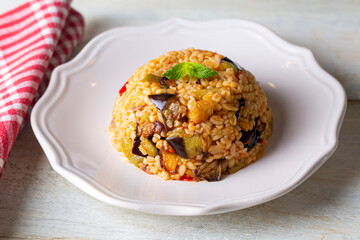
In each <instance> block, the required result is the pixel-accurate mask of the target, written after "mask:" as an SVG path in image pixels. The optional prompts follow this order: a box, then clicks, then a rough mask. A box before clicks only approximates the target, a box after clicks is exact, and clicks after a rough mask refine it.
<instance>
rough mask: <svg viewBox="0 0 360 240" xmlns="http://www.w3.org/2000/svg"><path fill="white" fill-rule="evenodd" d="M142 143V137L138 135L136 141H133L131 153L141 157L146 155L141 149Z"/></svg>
mask: <svg viewBox="0 0 360 240" xmlns="http://www.w3.org/2000/svg"><path fill="white" fill-rule="evenodd" d="M140 143H141V140H140V137H138V136H136V137H135V139H134V142H133V147H132V149H131V153H132V154H135V155H138V156H140V157H146V155H144V154H143V153H142V152H141V151H140V149H139V147H140Z"/></svg>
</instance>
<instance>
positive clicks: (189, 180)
mask: <svg viewBox="0 0 360 240" xmlns="http://www.w3.org/2000/svg"><path fill="white" fill-rule="evenodd" d="M180 181H188V182H192V181H194V178H192V177H189V176H186V175H183V176H182V177H181V178H180Z"/></svg>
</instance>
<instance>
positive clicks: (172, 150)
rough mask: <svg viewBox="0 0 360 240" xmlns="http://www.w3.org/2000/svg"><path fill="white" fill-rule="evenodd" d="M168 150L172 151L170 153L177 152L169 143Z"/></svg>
mask: <svg viewBox="0 0 360 240" xmlns="http://www.w3.org/2000/svg"><path fill="white" fill-rule="evenodd" d="M168 152H170V153H175V150H174V149H173V148H172V147H171V146H170V145H169V149H168Z"/></svg>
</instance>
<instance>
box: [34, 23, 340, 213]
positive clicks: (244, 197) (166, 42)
mask: <svg viewBox="0 0 360 240" xmlns="http://www.w3.org/2000/svg"><path fill="white" fill-rule="evenodd" d="M188 47H195V48H200V49H207V50H211V51H216V52H219V53H221V54H223V55H225V56H227V57H229V58H230V59H233V60H235V61H237V62H238V63H240V64H241V65H242V66H243V67H245V68H246V69H248V70H250V71H251V72H252V73H253V74H254V75H255V76H256V78H257V81H259V82H260V84H261V85H262V87H263V88H264V90H265V92H266V94H267V95H268V100H269V104H270V106H271V108H272V109H273V112H274V116H275V117H274V132H273V136H272V137H271V139H270V144H269V146H268V149H267V151H266V154H265V156H264V157H263V158H261V159H260V160H258V161H257V162H255V163H253V164H251V165H250V166H248V167H246V168H245V169H243V170H241V171H239V172H237V173H236V174H233V175H230V176H227V177H226V178H225V179H223V180H222V181H220V182H211V183H209V182H199V183H191V182H179V181H166V182H165V181H162V180H160V179H159V178H158V177H156V176H150V175H147V174H146V173H144V172H142V171H141V170H139V169H137V168H136V167H134V166H133V165H131V164H129V163H124V162H123V161H122V160H121V159H120V154H119V153H118V152H116V151H115V150H114V149H113V148H112V146H111V144H110V141H109V136H108V133H107V127H108V125H109V123H110V119H111V111H112V107H113V104H114V101H115V98H116V96H117V94H118V90H119V89H120V88H121V87H122V85H123V84H124V83H125V82H126V81H127V79H128V78H129V77H130V75H131V74H132V72H134V71H135V70H136V69H137V68H138V67H139V66H141V65H143V64H145V63H147V62H148V61H149V60H151V59H153V58H156V57H158V56H159V55H161V54H164V53H165V52H167V51H170V50H178V49H182V48H188ZM345 109H346V96H345V93H344V90H343V88H342V86H341V85H340V84H339V83H338V81H336V80H335V79H334V78H333V77H332V76H330V75H329V74H328V73H326V72H325V71H324V70H323V69H322V68H321V67H320V66H319V65H318V64H317V63H316V61H315V59H314V57H313V55H312V54H311V52H310V51H309V50H308V49H305V48H302V47H298V46H295V45H292V44H290V43H288V42H286V41H284V40H282V39H281V38H279V37H278V36H276V35H275V34H273V33H272V32H271V31H269V30H268V29H266V28H264V27H263V26H260V25H258V24H256V23H252V22H248V21H242V20H216V21H207V22H194V21H188V20H182V19H172V20H169V21H166V22H163V23H160V24H156V25H153V26H145V27H122V28H117V29H113V30H110V31H107V32H105V33H103V34H100V35H99V36H97V37H95V38H94V39H93V40H91V41H90V42H89V44H88V45H87V46H86V47H85V48H84V49H83V50H82V51H81V53H80V54H78V56H76V57H75V58H74V59H73V60H72V61H70V62H68V63H66V64H64V65H62V66H59V67H58V68H56V69H55V71H54V72H53V75H52V78H51V83H50V86H49V88H48V90H47V91H46V93H45V95H44V96H43V97H42V98H41V100H40V101H39V102H38V103H37V104H36V106H35V108H34V110H33V112H32V116H31V124H32V127H33V129H34V132H35V135H36V137H37V138H38V140H39V142H40V144H41V146H42V147H43V149H44V151H45V153H46V155H47V157H48V159H49V161H50V163H51V165H52V167H53V168H54V169H55V171H57V172H58V173H59V174H61V175H62V176H63V177H64V178H66V179H67V180H69V181H70V182H71V183H73V184H74V185H76V186H77V187H79V188H80V189H82V190H83V191H85V192H87V193H88V194H90V195H91V196H93V197H95V198H97V199H99V200H101V201H104V202H107V203H109V204H112V205H116V206H120V207H124V208H129V209H135V210H139V211H143V212H149V213H155V214H168V215H202V214H215V213H222V212H228V211H233V210H237V209H242V208H246V207H250V206H253V205H256V204H260V203H264V202H266V201H269V200H271V199H274V198H277V197H279V196H281V195H283V194H285V193H287V192H289V191H290V190H292V189H294V188H295V187H296V186H298V185H299V184H300V183H301V182H303V181H304V180H305V179H307V178H308V177H309V176H310V175H311V174H312V173H314V172H315V171H316V170H317V169H318V168H319V167H320V166H321V165H322V164H323V163H324V162H325V161H326V160H327V159H328V158H329V157H330V155H331V154H332V153H333V152H334V151H335V149H336V146H337V139H338V133H339V130H340V126H341V123H342V119H343V117H344V112H345Z"/></svg>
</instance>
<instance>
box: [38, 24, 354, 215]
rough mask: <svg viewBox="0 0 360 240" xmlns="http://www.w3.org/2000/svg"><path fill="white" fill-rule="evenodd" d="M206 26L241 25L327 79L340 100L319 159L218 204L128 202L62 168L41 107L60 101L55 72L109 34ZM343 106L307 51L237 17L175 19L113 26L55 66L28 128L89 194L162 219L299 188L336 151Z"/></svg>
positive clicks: (84, 58)
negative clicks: (280, 179) (283, 180)
mask: <svg viewBox="0 0 360 240" xmlns="http://www.w3.org/2000/svg"><path fill="white" fill-rule="evenodd" d="M212 22H217V23H220V22H222V23H225V22H231V23H234V24H239V25H240V27H244V26H246V27H248V28H250V29H251V30H255V32H256V33H258V34H259V35H261V36H262V37H264V36H265V35H266V36H267V37H270V40H268V42H269V43H271V44H272V45H273V46H274V47H276V48H277V49H278V50H280V51H282V52H285V53H286V54H291V55H293V56H296V57H301V58H302V63H303V64H305V65H306V66H307V69H308V71H310V73H311V74H313V75H314V76H317V75H319V74H323V75H324V76H325V77H326V78H327V80H330V81H329V82H326V83H328V85H327V87H330V88H331V90H333V91H332V93H333V96H332V97H333V98H336V99H337V100H340V101H341V103H340V104H338V105H337V109H336V111H335V112H333V113H332V115H336V119H335V120H334V119H332V121H330V120H329V122H331V123H329V122H328V123H327V124H330V125H331V126H333V128H332V132H331V133H330V135H328V139H327V140H329V141H328V143H327V144H326V148H324V149H322V152H321V153H319V155H320V156H318V157H317V159H316V160H313V161H311V162H309V161H305V162H304V164H303V165H301V167H300V168H299V169H298V170H297V171H296V173H295V174H294V176H293V177H292V178H291V179H290V180H289V181H288V182H286V184H281V185H277V186H276V187H273V188H270V189H268V190H266V191H263V192H260V193H256V194H249V195H245V196H235V197H232V198H227V199H223V200H222V201H218V202H216V203H212V204H193V203H168V202H148V201H143V200H134V199H129V198H126V197H121V196H118V195H116V194H112V193H111V191H108V190H107V189H106V188H105V187H104V186H102V185H101V184H98V183H96V181H95V180H93V179H92V178H91V177H89V176H87V175H85V174H83V173H81V172H79V171H78V170H77V169H73V168H71V167H70V168H69V166H66V163H65V162H66V161H65V160H68V159H67V156H66V155H67V154H68V153H66V150H64V149H63V148H62V147H61V145H60V143H59V142H57V140H56V139H55V137H54V136H52V134H51V133H50V131H49V129H48V127H47V124H46V121H45V117H46V109H49V108H50V107H51V106H52V104H53V103H54V102H56V100H57V99H58V98H59V97H60V95H61V93H63V92H61V91H55V90H58V89H56V87H57V86H58V85H59V84H60V85H61V84H66V81H63V82H62V83H60V82H59V80H58V79H60V78H61V77H63V75H62V74H65V73H64V72H61V71H64V70H66V69H67V68H68V67H70V66H71V65H75V64H77V63H80V65H78V66H77V67H76V69H77V70H81V68H82V67H83V66H85V65H86V63H87V62H89V61H90V59H91V58H90V57H89V56H90V55H96V53H97V51H99V49H101V48H100V47H99V46H97V44H101V41H104V40H106V38H111V35H112V34H114V33H118V32H121V31H125V32H126V31H127V30H130V31H132V30H138V29H140V28H142V29H147V30H150V29H158V28H161V27H164V26H166V27H168V28H176V27H181V28H191V27H193V26H195V25H196V24H198V25H201V24H205V25H206V24H209V23H212ZM284 45H285V46H286V50H284V49H282V48H281V46H282V47H283V46H284ZM289 51H291V52H289ZM309 66H310V67H309ZM317 80H319V78H317ZM320 80H321V79H320ZM64 82H65V83H64ZM319 82H321V84H323V85H326V83H325V82H324V81H322V80H321V81H319ZM334 90H336V92H334ZM53 92H55V94H57V95H56V96H55V97H54V96H53V95H51V94H52V93H53ZM335 93H336V94H337V96H334V94H335ZM48 99H50V100H49V101H50V104H49V102H47V100H48ZM45 102H46V103H45ZM51 103H52V104H51ZM346 104H347V103H346V94H345V91H344V89H343V88H342V86H341V85H340V83H339V82H338V81H337V80H336V79H335V78H334V77H332V76H331V75H330V74H328V73H327V72H326V71H325V70H323V69H322V68H321V67H320V66H319V64H318V63H317V61H316V60H315V58H314V56H313V54H312V52H311V51H310V50H309V49H307V48H304V47H300V46H297V45H294V44H292V43H289V42H287V41H285V40H284V39H282V38H280V37H279V36H277V35H276V34H274V33H273V32H272V31H271V30H269V29H267V28H265V27H264V26H262V25H260V24H257V23H254V22H250V21H247V20H240V19H222V20H211V21H191V20H184V19H179V18H175V19H170V20H167V21H164V22H160V23H158V24H154V25H149V26H135V27H132V26H130V27H119V28H114V29H111V30H108V31H106V32H103V33H101V34H99V35H98V36H96V37H94V38H93V39H92V40H91V41H89V43H88V44H87V45H86V46H85V47H84V48H83V49H82V50H81V52H80V53H79V54H78V55H77V56H76V57H75V58H74V59H72V60H71V61H69V62H67V63H65V64H63V65H61V66H58V67H57V68H56V69H55V70H54V72H53V74H52V77H51V81H50V85H49V87H48V90H47V91H46V92H45V94H44V96H43V97H42V98H41V99H40V100H39V101H38V103H37V104H36V105H35V107H34V109H33V112H32V114H31V125H32V128H33V130H34V133H35V136H36V137H37V139H38V140H39V143H40V145H41V146H42V147H43V149H44V152H45V154H46V156H47V157H48V159H49V162H50V164H51V166H52V167H53V169H54V170H55V171H56V172H58V173H59V174H60V175H61V176H63V177H64V178H66V179H67V180H68V181H70V182H71V183H73V184H74V185H76V186H77V187H79V188H80V189H81V190H83V191H85V192H86V193H88V194H89V195H91V196H93V197H95V198H97V199H99V200H101V201H103V202H106V203H109V204H111V205H115V206H120V207H124V208H129V209H133V210H139V211H143V212H148V213H156V214H159V212H158V209H161V210H162V212H161V214H166V215H205V214H217V213H223V212H229V211H234V210H238V209H242V208H247V207H251V206H254V205H257V204H261V203H264V202H267V201H270V200H272V199H274V198H277V197H280V196H282V195H284V194H286V193H287V192H289V191H291V190H292V189H294V188H296V187H297V186H298V185H300V184H301V183H302V182H303V181H305V180H306V179H307V178H308V177H309V176H311V175H312V174H313V173H314V172H315V171H316V170H317V169H318V168H319V167H320V166H321V165H322V164H323V163H324V162H325V161H326V160H327V159H328V158H329V157H330V156H331V155H332V153H333V152H334V151H335V150H336V147H337V144H338V137H339V131H340V128H341V124H342V121H343V118H344V115H345V111H346ZM42 108H44V110H42ZM64 163H65V164H64ZM180 209H181V211H180Z"/></svg>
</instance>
